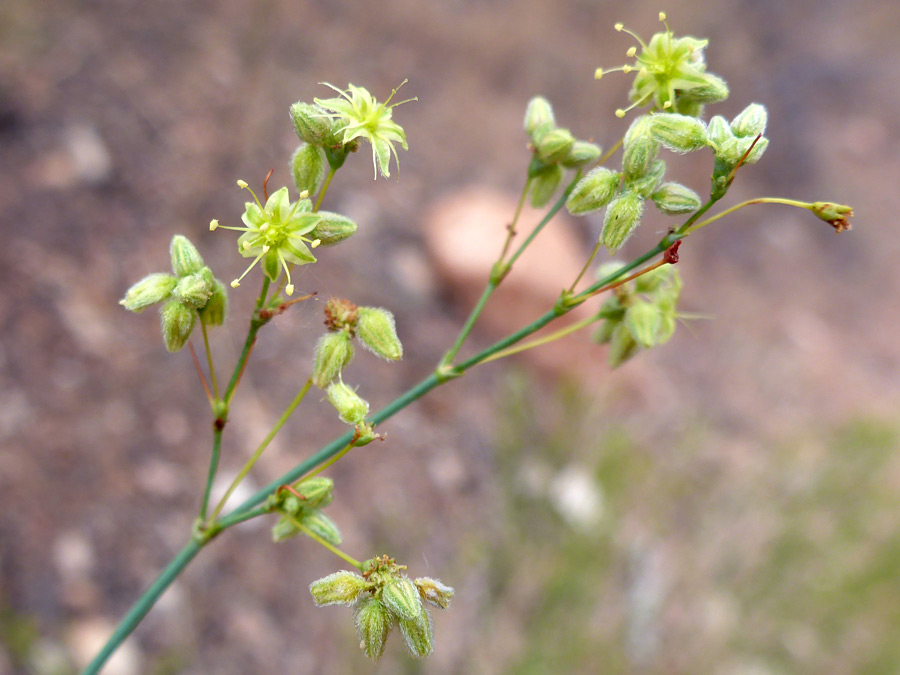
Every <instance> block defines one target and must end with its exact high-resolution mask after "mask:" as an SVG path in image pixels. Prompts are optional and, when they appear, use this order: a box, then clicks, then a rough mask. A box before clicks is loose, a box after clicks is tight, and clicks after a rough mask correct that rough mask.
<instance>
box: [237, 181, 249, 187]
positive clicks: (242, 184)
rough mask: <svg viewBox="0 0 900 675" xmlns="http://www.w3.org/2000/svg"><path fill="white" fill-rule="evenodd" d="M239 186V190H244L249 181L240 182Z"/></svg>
mask: <svg viewBox="0 0 900 675" xmlns="http://www.w3.org/2000/svg"><path fill="white" fill-rule="evenodd" d="M237 186H238V187H239V188H241V189H244V188H246V187H247V181H245V180H238V182H237Z"/></svg>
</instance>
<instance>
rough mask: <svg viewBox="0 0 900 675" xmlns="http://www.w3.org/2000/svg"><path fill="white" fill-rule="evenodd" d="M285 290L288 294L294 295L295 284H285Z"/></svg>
mask: <svg viewBox="0 0 900 675" xmlns="http://www.w3.org/2000/svg"><path fill="white" fill-rule="evenodd" d="M284 292H285V293H286V294H287V295H293V294H294V284H288V285H287V286H285V287H284Z"/></svg>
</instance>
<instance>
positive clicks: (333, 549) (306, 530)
mask: <svg viewBox="0 0 900 675" xmlns="http://www.w3.org/2000/svg"><path fill="white" fill-rule="evenodd" d="M284 517H285V518H287V520H288V522H289V523H290V524H291V525H293V526H294V527H296V528H297V529H298V530H300V531H301V532H302V533H303V534H305V535H306V536H307V537H309V538H310V539H312V540H313V541H314V542H316V543H319V544H322V546H324V547H325V548H327V549H328V550H329V551H331V552H332V553H334V554H335V555H336V556H337V557H338V558H340V559H341V560H343V561H345V562H347V563H349V564H351V565H353V566H354V567H355V568H356V569H358V570H360V571H362V567H363V565H362V563H361V562H360V561H359V560H357V559H356V558H353V557H351V556H349V555H347V554H346V553H344V552H343V551H342V550H341V549H339V548H338V547H337V546H334V545H332V544H330V543H328V542H327V541H325V540H324V539H322V537H320V536H319V535H317V534H316V533H315V532H313V531H312V530H311V529H309V528H308V527H306V525H304V524H303V523H301V522H300V521H299V520H297V519H296V518H294V516H291V515H288V514H284Z"/></svg>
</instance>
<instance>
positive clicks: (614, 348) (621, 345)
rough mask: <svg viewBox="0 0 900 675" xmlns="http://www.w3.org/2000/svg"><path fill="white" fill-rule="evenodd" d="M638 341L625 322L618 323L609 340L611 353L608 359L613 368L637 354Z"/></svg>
mask: <svg viewBox="0 0 900 675" xmlns="http://www.w3.org/2000/svg"><path fill="white" fill-rule="evenodd" d="M638 349H639V346H638V343H637V342H635V340H634V337H632V335H631V332H630V331H629V330H628V328H626V327H625V324H624V323H621V322H620V323H617V324H616V327H615V329H614V330H613V333H612V339H610V341H609V355H608V356H607V359H608V361H609V365H610V367H611V368H618V367H619V366H621V365H622V364H623V363H625V362H626V361H627V360H628V359H630V358H631V357H632V356H634V355H635V354H637V351H638Z"/></svg>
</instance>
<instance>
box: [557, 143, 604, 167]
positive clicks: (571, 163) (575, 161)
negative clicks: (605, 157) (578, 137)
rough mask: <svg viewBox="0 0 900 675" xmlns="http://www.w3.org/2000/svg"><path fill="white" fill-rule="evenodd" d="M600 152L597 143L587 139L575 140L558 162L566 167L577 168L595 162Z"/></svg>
mask: <svg viewBox="0 0 900 675" xmlns="http://www.w3.org/2000/svg"><path fill="white" fill-rule="evenodd" d="M602 152H603V150H602V149H601V148H600V146H599V145H595V144H594V143H588V142H587V141H575V142H574V143H573V144H572V147H571V148H570V149H569V154H568V155H566V156H565V159H563V160H561V162H560V163H561V164H562V165H563V166H564V167H566V168H567V169H577V168H578V167H580V166H584V165H585V164H590V163H591V162H596V161H597V160H598V159H600V155H601V153H602Z"/></svg>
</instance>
